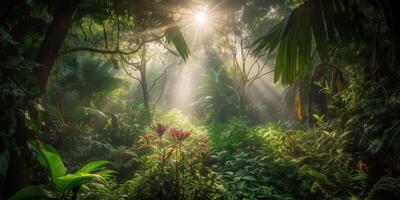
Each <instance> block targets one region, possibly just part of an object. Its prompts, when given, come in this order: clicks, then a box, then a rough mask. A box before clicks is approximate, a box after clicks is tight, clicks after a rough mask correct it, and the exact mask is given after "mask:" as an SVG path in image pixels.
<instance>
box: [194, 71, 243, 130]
mask: <svg viewBox="0 0 400 200" xmlns="http://www.w3.org/2000/svg"><path fill="white" fill-rule="evenodd" d="M202 78H203V80H202V81H204V84H202V85H200V86H199V87H198V88H197V92H196V97H197V99H198V100H197V101H195V102H194V103H193V105H194V106H199V107H200V108H201V109H202V113H204V114H202V115H203V116H204V118H205V119H207V120H213V121H217V122H224V121H226V120H227V117H228V116H232V115H234V114H236V113H237V101H236V96H235V91H234V89H233V87H232V84H233V83H232V80H231V78H230V77H229V74H228V72H227V71H226V69H225V68H222V67H221V68H218V70H215V69H211V70H209V71H208V72H207V73H205V74H203V75H202Z"/></svg>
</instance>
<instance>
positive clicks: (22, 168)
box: [6, 0, 81, 196]
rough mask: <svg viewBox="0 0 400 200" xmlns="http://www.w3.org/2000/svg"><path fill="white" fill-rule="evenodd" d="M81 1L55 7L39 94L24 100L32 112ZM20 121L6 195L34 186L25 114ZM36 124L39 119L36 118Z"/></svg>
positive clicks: (41, 57) (38, 72) (42, 54)
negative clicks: (32, 107) (32, 106)
mask: <svg viewBox="0 0 400 200" xmlns="http://www.w3.org/2000/svg"><path fill="white" fill-rule="evenodd" d="M80 2H81V0H62V1H59V3H58V5H57V7H56V10H55V12H54V15H53V21H52V22H51V24H50V26H49V29H48V30H47V33H46V35H45V37H44V39H43V42H42V44H41V46H40V49H39V52H38V55H37V58H36V62H37V63H38V64H40V65H41V66H40V67H39V68H36V69H35V70H34V74H35V76H36V81H37V82H36V83H37V87H38V88H39V91H40V93H39V95H37V96H33V97H29V98H27V100H26V101H25V104H26V106H27V109H30V105H31V102H32V101H36V100H38V99H40V97H41V95H43V94H44V91H45V88H46V85H47V81H48V79H49V75H50V72H51V71H52V69H53V65H54V62H55V60H56V58H57V54H58V51H59V49H60V48H61V45H62V43H63V41H64V39H65V36H66V34H67V32H68V29H69V28H70V26H71V23H72V19H73V15H74V13H75V11H76V10H77V8H78V5H79V3H80ZM31 112H32V111H31ZM31 115H33V116H32V117H35V118H37V117H38V113H37V111H33V112H32V113H31ZM17 118H18V119H17V129H16V131H15V134H14V139H15V142H16V144H17V146H18V149H15V148H14V149H11V150H10V163H9V168H8V172H7V180H6V193H7V194H6V195H7V196H11V195H12V194H14V193H15V192H16V191H17V190H19V189H21V188H22V187H24V186H27V185H29V184H31V182H32V175H33V172H32V163H31V160H32V157H31V153H30V152H29V150H28V148H27V144H26V142H27V140H28V139H29V138H30V135H29V133H28V132H29V130H28V128H27V127H26V125H25V118H24V115H23V114H22V113H21V114H19V115H18V117H17ZM36 121H39V120H38V119H36Z"/></svg>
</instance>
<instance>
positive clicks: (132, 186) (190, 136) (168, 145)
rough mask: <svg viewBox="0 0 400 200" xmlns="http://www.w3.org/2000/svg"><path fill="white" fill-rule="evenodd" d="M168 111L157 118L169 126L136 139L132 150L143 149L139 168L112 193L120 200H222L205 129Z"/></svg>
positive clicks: (221, 190) (150, 131) (156, 128)
mask: <svg viewBox="0 0 400 200" xmlns="http://www.w3.org/2000/svg"><path fill="white" fill-rule="evenodd" d="M172 113H173V115H172V114H171V113H169V114H167V115H166V116H164V117H162V118H161V119H160V120H161V121H164V122H165V121H168V122H169V123H167V124H168V125H169V126H167V125H161V124H159V125H157V126H154V127H153V128H152V130H149V131H147V132H146V133H144V135H142V136H141V137H140V139H139V140H138V141H137V143H136V145H135V146H134V148H135V149H136V150H135V151H136V152H140V151H141V152H147V153H145V154H144V155H143V156H141V157H140V163H141V168H140V169H139V170H138V171H137V172H136V173H135V175H134V177H133V178H132V179H131V180H128V181H127V182H125V183H124V184H122V185H121V187H119V188H118V189H116V190H115V192H116V193H118V194H121V195H122V196H123V198H124V199H222V194H223V191H224V188H223V186H222V184H221V182H220V176H219V174H218V173H216V172H213V171H212V170H211V168H209V165H210V155H211V150H210V149H209V145H208V136H207V134H206V132H205V130H204V129H203V128H201V127H196V126H195V125H193V124H189V122H188V121H187V120H186V119H184V118H183V116H182V115H181V114H179V113H178V114H177V113H175V112H172ZM171 117H172V119H171ZM177 118H179V119H180V120H179V123H176V122H174V121H175V120H176V119H177ZM172 125H173V126H174V127H179V128H171V126H172ZM179 129H180V130H179ZM189 130H190V132H189ZM181 133H182V134H181ZM183 133H184V134H183ZM181 135H185V137H181Z"/></svg>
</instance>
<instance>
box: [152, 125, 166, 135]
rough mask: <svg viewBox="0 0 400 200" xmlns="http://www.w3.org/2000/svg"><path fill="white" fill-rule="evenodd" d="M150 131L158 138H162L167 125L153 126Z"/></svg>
mask: <svg viewBox="0 0 400 200" xmlns="http://www.w3.org/2000/svg"><path fill="white" fill-rule="evenodd" d="M151 129H152V130H153V131H154V132H156V133H157V134H158V136H159V137H162V136H163V135H164V133H165V131H167V129H168V125H164V124H161V123H157V124H155V125H153V126H151Z"/></svg>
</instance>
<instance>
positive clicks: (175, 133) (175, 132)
mask: <svg viewBox="0 0 400 200" xmlns="http://www.w3.org/2000/svg"><path fill="white" fill-rule="evenodd" d="M191 134H192V132H191V131H185V130H179V129H176V128H172V129H171V136H172V137H173V138H174V139H176V140H178V141H180V142H182V141H183V140H184V139H186V138H187V137H189V136H190V135H191Z"/></svg>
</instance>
